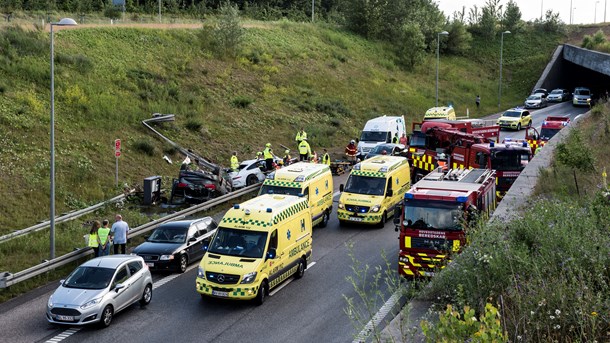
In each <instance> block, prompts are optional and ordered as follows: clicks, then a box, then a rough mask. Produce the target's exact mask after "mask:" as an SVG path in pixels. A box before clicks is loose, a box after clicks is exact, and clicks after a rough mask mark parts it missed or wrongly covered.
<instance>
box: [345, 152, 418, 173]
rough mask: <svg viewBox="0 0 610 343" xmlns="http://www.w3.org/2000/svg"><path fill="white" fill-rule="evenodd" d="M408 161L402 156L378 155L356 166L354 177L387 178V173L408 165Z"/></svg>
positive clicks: (353, 171)
mask: <svg viewBox="0 0 610 343" xmlns="http://www.w3.org/2000/svg"><path fill="white" fill-rule="evenodd" d="M408 163H409V162H408V161H407V159H406V158H404V157H400V156H387V155H377V156H375V157H372V158H369V159H366V160H364V161H362V162H360V163H358V164H357V165H355V166H354V168H353V170H352V174H353V175H360V176H372V177H385V175H386V173H389V172H391V171H392V170H394V169H396V168H398V167H400V166H401V165H403V164H407V165H408Z"/></svg>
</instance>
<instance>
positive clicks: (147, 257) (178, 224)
mask: <svg viewBox="0 0 610 343" xmlns="http://www.w3.org/2000/svg"><path fill="white" fill-rule="evenodd" d="M216 227H217V224H216V222H215V221H214V220H213V219H212V218H211V217H205V218H200V219H194V220H179V221H173V222H169V223H163V224H161V225H160V226H159V227H158V228H156V229H155V230H154V231H153V233H152V234H151V235H150V236H149V237H148V238H147V239H146V242H144V243H142V244H140V245H138V246H137V247H136V248H135V249H134V250H133V253H134V254H136V255H138V256H141V257H142V258H143V259H144V261H145V262H146V265H147V266H148V267H149V268H150V269H151V270H176V271H179V272H180V273H184V272H185V271H186V268H187V266H188V264H189V262H192V261H199V259H201V257H203V254H204V253H205V251H204V250H203V246H204V245H206V244H208V243H209V241H210V238H211V237H210V236H209V235H207V236H208V237H206V233H208V232H211V231H213V230H216Z"/></svg>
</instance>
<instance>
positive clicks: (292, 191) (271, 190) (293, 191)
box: [258, 185, 302, 196]
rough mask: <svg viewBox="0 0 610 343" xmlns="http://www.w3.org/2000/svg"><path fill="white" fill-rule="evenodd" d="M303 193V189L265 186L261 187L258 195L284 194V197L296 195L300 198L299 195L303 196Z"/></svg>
mask: <svg viewBox="0 0 610 343" xmlns="http://www.w3.org/2000/svg"><path fill="white" fill-rule="evenodd" d="M301 192H302V191H301V188H295V187H282V186H271V185H263V186H262V187H261V190H260V192H259V193H258V195H263V194H284V195H296V196H299V194H301Z"/></svg>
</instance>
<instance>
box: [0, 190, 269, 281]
mask: <svg viewBox="0 0 610 343" xmlns="http://www.w3.org/2000/svg"><path fill="white" fill-rule="evenodd" d="M260 186H261V184H260V183H257V184H254V185H251V186H248V187H245V188H242V189H240V190H238V191H234V192H231V193H228V194H225V195H223V196H220V197H218V198H215V199H212V200H209V201H206V202H204V203H202V204H199V205H196V206H192V207H189V208H187V209H184V210H182V211H179V212H176V213H173V214H170V215H167V216H165V217H163V218H159V219H157V220H154V221H152V222H150V223H146V224H144V225H140V226H138V227H136V228H133V229H131V230H130V231H129V235H128V237H129V238H131V237H136V236H139V235H141V234H143V233H146V232H148V231H152V230H154V229H155V228H157V227H158V226H159V225H161V224H163V223H166V222H170V221H173V220H177V219H182V218H185V217H186V216H189V215H191V214H194V213H197V212H201V211H206V210H209V209H210V208H212V207H214V206H218V205H221V204H223V203H226V202H228V201H229V200H232V199H235V198H238V197H240V196H243V195H246V194H248V193H251V192H254V191H257V190H258V188H259V187H260ZM91 254H93V250H92V249H91V248H89V247H86V248H81V249H78V250H75V251H72V252H70V253H68V254H65V255H62V256H59V257H57V258H54V259H52V260H49V261H44V262H43V263H41V264H39V265H36V266H34V267H31V268H28V269H26V270H23V271H20V272H17V273H15V274H11V273H9V272H3V273H0V288H6V287H10V286H12V285H14V284H17V283H19V282H22V281H25V280H28V279H31V278H33V277H35V276H37V275H40V274H43V273H46V272H48V271H51V270H54V269H56V268H59V267H62V266H65V265H66V264H68V263H70V262H73V261H76V260H78V259H80V258H83V257H87V256H89V255H91Z"/></svg>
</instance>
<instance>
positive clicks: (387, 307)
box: [352, 290, 400, 343]
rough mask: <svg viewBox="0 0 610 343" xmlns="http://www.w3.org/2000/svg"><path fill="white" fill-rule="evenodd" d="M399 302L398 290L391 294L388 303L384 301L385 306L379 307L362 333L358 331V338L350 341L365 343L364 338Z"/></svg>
mask: <svg viewBox="0 0 610 343" xmlns="http://www.w3.org/2000/svg"><path fill="white" fill-rule="evenodd" d="M399 300H400V290H396V292H394V294H392V296H391V297H390V299H388V301H386V302H385V304H383V306H381V308H380V309H379V311H377V313H375V315H374V316H373V318H371V320H369V322H368V323H366V325H365V326H364V329H362V331H360V333H359V334H358V336H356V338H355V339H354V340H353V341H352V343H363V342H366V338H367V337H368V336H369V334H370V333H371V332H372V331H373V329H374V328H376V327H378V326H379V323H381V321H382V320H383V318H385V316H387V314H388V313H389V312H390V311H391V310H392V308H393V307H394V305H396V303H397V302H398V301H399Z"/></svg>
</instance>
